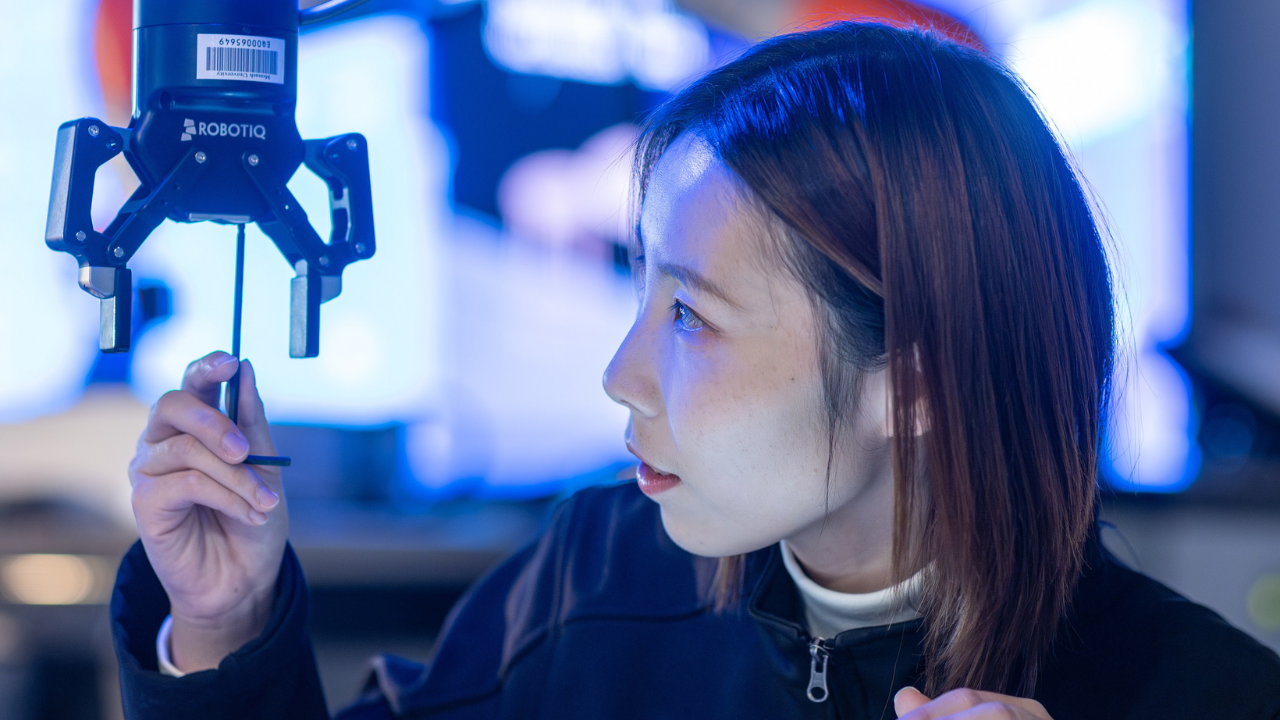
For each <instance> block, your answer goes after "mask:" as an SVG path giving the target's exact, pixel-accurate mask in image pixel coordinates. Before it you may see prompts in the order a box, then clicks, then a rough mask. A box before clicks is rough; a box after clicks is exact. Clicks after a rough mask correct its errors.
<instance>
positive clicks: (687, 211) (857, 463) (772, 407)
mask: <svg viewBox="0 0 1280 720" xmlns="http://www.w3.org/2000/svg"><path fill="white" fill-rule="evenodd" d="M742 192H743V191H742V190H740V185H739V182H738V181H737V180H736V179H735V178H734V176H733V175H732V174H731V172H730V171H729V169H728V168H727V167H726V166H725V165H724V163H723V162H721V161H720V160H719V159H718V158H717V157H716V156H715V155H714V153H713V152H712V151H711V150H710V148H709V147H708V146H707V145H706V144H705V143H704V142H703V141H701V140H700V139H698V138H696V137H694V136H691V135H688V134H686V135H684V136H681V137H680V138H679V139H678V140H677V141H676V142H675V143H674V144H673V145H672V147H671V148H670V149H668V150H667V152H666V153H665V154H664V155H663V157H662V159H661V160H660V161H659V163H658V165H657V167H656V168H655V170H654V173H653V175H652V178H651V180H650V184H649V190H648V193H647V196H646V198H645V203H644V208H643V211H642V213H641V218H640V232H641V238H642V249H641V256H640V257H639V258H638V260H637V271H638V272H639V273H640V277H641V279H642V290H641V297H640V309H639V311H638V314H637V317H636V321H635V324H634V325H633V326H632V328H631V331H630V333H628V335H627V337H626V339H625V340H624V341H623V343H622V346H621V347H619V348H618V352H617V354H616V355H615V356H614V358H613V361H612V362H611V363H610V364H609V367H608V369H607V370H606V371H605V378H604V384H605V390H606V392H608V393H609V396H610V397H612V398H613V399H614V400H615V401H617V402H619V403H621V404H623V405H625V406H626V407H627V408H628V409H629V410H630V411H631V420H630V423H629V424H628V428H627V444H628V446H629V447H630V448H631V450H632V452H634V453H635V454H636V456H637V457H639V458H640V460H641V466H640V473H639V474H640V487H641V489H642V490H644V491H645V493H646V494H648V495H649V496H650V497H651V498H652V499H653V500H655V501H656V502H657V503H658V504H659V505H660V506H661V512H662V521H663V524H664V526H665V527H666V530H667V533H668V534H669V535H670V536H671V537H672V539H674V540H675V541H676V543H678V544H679V545H680V546H681V547H683V548H684V549H686V550H688V551H690V552H692V553H696V554H699V555H706V556H725V555H733V554H738V553H744V552H750V551H753V550H757V549H759V548H762V547H765V546H768V545H771V544H773V543H775V542H777V541H778V540H780V539H784V538H788V539H793V541H794V539H796V538H803V537H805V536H806V535H810V536H817V535H821V532H820V530H818V529H819V528H821V526H822V525H823V520H824V517H825V516H826V515H827V513H828V511H830V512H831V513H832V515H833V516H835V515H837V514H840V513H842V509H843V508H846V507H847V506H850V505H851V504H858V503H861V504H862V505H863V506H864V507H863V508H862V509H863V510H864V511H870V512H871V513H873V514H874V516H875V517H877V518H879V519H878V520H876V521H875V524H876V525H877V527H876V531H877V534H884V532H882V531H886V529H887V528H888V527H889V523H890V522H891V514H892V513H891V510H892V506H891V505H888V506H884V507H880V506H883V505H884V504H885V502H886V498H889V499H891V498H892V492H891V485H892V482H891V478H890V479H889V480H888V481H886V480H885V478H886V477H888V467H889V466H888V449H887V448H888V444H887V439H886V438H887V434H886V429H885V426H886V422H885V392H884V383H883V372H877V373H871V374H868V375H867V376H865V377H864V383H863V393H862V397H861V399H860V405H861V407H859V408H856V409H855V413H856V418H855V422H854V423H853V424H852V427H851V428H850V429H849V430H848V431H847V432H845V433H843V434H842V435H841V436H840V438H839V442H838V448H839V449H838V450H837V455H836V463H835V465H834V466H833V471H832V476H831V483H830V486H828V482H827V458H828V430H827V424H826V411H825V405H824V400H823V386H822V379H821V374H820V369H819V363H818V352H819V344H818V334H817V322H816V315H815V311H814V308H813V307H812V305H811V303H810V301H809V299H808V296H807V295H806V294H805V292H804V290H803V288H802V287H801V286H800V284H799V283H798V282H797V281H796V280H795V279H794V278H792V277H791V275H790V274H789V273H788V272H787V271H786V270H784V269H783V268H781V267H779V266H778V263H777V261H776V260H775V259H773V257H774V256H773V254H771V253H769V252H767V248H769V247H770V245H769V243H770V242H773V241H772V240H770V239H769V237H768V232H767V230H766V229H765V222H764V221H763V220H762V218H761V217H760V213H759V212H758V211H756V210H754V209H753V208H752V207H751V206H750V204H749V203H748V201H747V200H745V199H744V196H743V194H742ZM886 487H889V491H888V492H887V493H886V491H885V488H886ZM828 489H829V490H830V494H829V495H828ZM868 497H873V498H874V503H873V504H874V505H877V507H865V506H866V505H867V500H866V498H868ZM837 525H839V523H837ZM863 530H864V531H865V530H866V528H863ZM815 533H816V535H815ZM836 534H837V535H839V534H840V533H839V532H837V533H836ZM833 539H834V538H833ZM846 547H847V546H846Z"/></svg>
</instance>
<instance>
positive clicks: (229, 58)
mask: <svg viewBox="0 0 1280 720" xmlns="http://www.w3.org/2000/svg"><path fill="white" fill-rule="evenodd" d="M204 51H205V55H204V69H205V71H206V72H243V73H258V74H262V75H275V74H277V68H278V67H279V64H280V53H278V52H276V51H274V50H251V49H248V48H225V47H207V48H205V49H204Z"/></svg>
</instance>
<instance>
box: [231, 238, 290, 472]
mask: <svg viewBox="0 0 1280 720" xmlns="http://www.w3.org/2000/svg"><path fill="white" fill-rule="evenodd" d="M243 311H244V225H243V224H241V225H237V226H236V292H235V304H234V309H233V310H232V313H231V315H232V319H231V355H232V356H233V357H234V358H235V359H236V360H239V359H240V320H241V316H242V314H243ZM226 402H227V417H229V418H231V422H233V423H235V424H236V425H239V424H240V423H239V422H238V418H239V415H240V369H239V368H237V369H236V374H235V375H232V376H231V379H230V380H228V381H227V397H226ZM292 462H293V461H292V460H291V459H290V458H288V457H285V456H283V455H249V456H248V457H246V458H245V459H244V463H243V464H245V465H275V466H278V467H289V465H290V464H291V463H292Z"/></svg>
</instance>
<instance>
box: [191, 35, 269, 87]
mask: <svg viewBox="0 0 1280 720" xmlns="http://www.w3.org/2000/svg"><path fill="white" fill-rule="evenodd" d="M196 79H197V80H249V81H251V82H269V83H283V82H284V40H283V39H281V38H270V37H256V36H253V35H204V34H200V35H196Z"/></svg>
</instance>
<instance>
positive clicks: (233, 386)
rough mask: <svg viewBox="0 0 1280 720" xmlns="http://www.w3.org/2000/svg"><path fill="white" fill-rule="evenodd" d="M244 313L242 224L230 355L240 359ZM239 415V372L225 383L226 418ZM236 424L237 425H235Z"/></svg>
mask: <svg viewBox="0 0 1280 720" xmlns="http://www.w3.org/2000/svg"><path fill="white" fill-rule="evenodd" d="M243 313H244V224H243V223H242V224H240V225H237V226H236V292H235V305H234V309H233V310H232V312H231V355H232V356H233V357H234V358H235V359H237V360H239V359H240V321H241V318H242V316H243ZM239 415H240V370H239V369H238V368H237V369H236V374H235V375H233V376H232V377H231V380H230V382H228V383H227V417H229V418H231V422H233V423H234V422H237V420H238V419H239ZM237 424H238V423H237Z"/></svg>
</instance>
